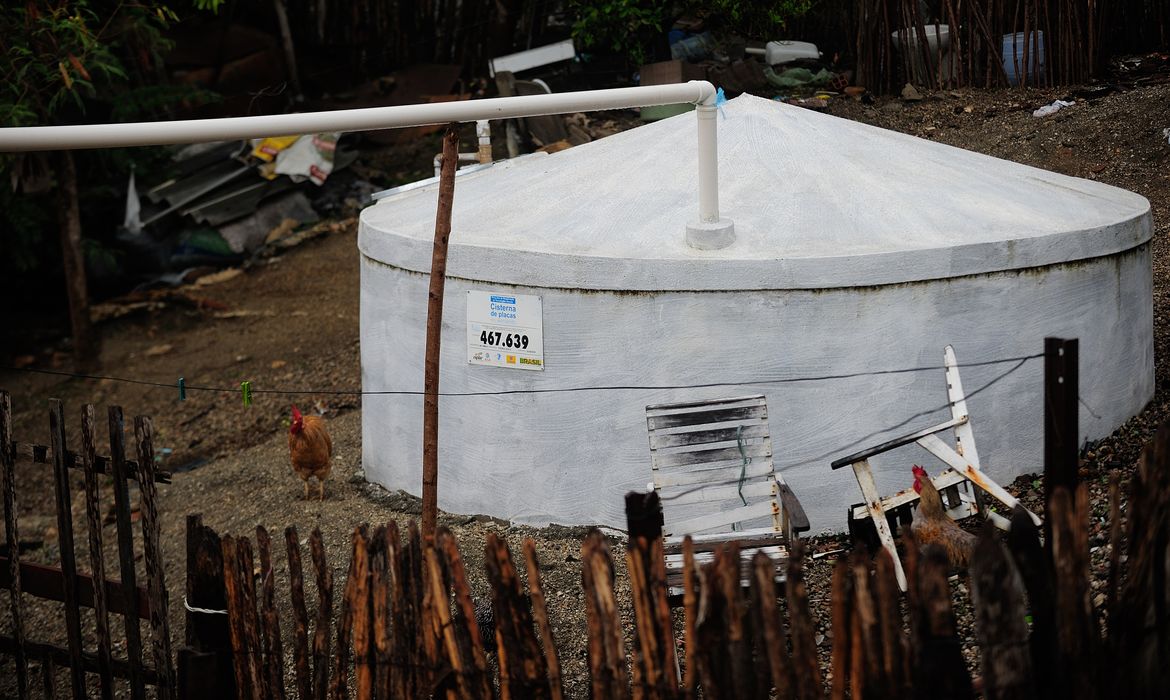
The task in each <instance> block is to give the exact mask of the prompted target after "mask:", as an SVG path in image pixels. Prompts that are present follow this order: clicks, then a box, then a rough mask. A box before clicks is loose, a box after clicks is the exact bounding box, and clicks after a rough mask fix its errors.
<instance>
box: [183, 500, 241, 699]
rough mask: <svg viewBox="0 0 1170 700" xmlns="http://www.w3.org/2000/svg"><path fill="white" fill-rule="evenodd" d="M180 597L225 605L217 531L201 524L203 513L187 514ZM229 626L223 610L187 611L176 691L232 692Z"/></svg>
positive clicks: (194, 603) (200, 604)
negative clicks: (183, 587) (184, 579)
mask: <svg viewBox="0 0 1170 700" xmlns="http://www.w3.org/2000/svg"><path fill="white" fill-rule="evenodd" d="M186 600H187V605H188V606H190V607H192V608H200V609H203V610H226V609H227V593H226V591H225V588H224V567H223V549H222V545H221V543H220V539H219V535H217V534H216V533H215V531H214V530H212V529H211V528H209V527H206V526H204V525H203V516H202V515H197V514H195V515H188V516H187V598H186ZM230 626H231V620H230V618H229V617H228V616H227V615H219V614H216V613H204V612H197V611H190V610H188V611H187V617H186V625H185V628H186V637H185V640H184V641H185V642H186V646H185V647H184V648H183V649H181V650H180V651H179V658H178V663H179V669H178V686H179V692H180V693H181V695H182V697H184V698H190V699H191V700H195V699H196V698H212V697H222V698H229V697H235V696H236V683H235V673H234V671H233V666H232V639H231V629H230Z"/></svg>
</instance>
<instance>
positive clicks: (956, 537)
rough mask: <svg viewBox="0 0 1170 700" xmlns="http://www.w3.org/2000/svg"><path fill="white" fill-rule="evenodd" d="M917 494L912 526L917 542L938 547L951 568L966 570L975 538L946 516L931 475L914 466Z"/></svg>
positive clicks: (973, 548)
mask: <svg viewBox="0 0 1170 700" xmlns="http://www.w3.org/2000/svg"><path fill="white" fill-rule="evenodd" d="M914 491H915V492H917V493H918V497H919V501H918V510H916V511H914V523H913V524H912V525H911V526H910V527H911V529H912V530H913V531H914V537H915V539H917V541H918V543H919V544H920V545H925V544H937V545H938V546H940V547H942V549H943V551H945V552H946V553H947V560H948V561H950V563H951V566H953V567H956V568H959V569H964V568H966V567H967V564H968V563H969V562H970V561H971V552H973V551H974V550H975V536H974V535H972V534H971V533H969V532H966V531H964V530H963V529H962V528H961V527H959V526H958V525H956V524H955V521H953V520H951V519H950V517H949V516H947V513H946V509H945V508H943V502H942V497H941V496H940V495H939V493H938V489H936V488H935V487H934V482H932V481H931V480H930V475H928V474H927V473H926V470H925V469H923V468H922V467H920V466H918V465H917V464H915V465H914Z"/></svg>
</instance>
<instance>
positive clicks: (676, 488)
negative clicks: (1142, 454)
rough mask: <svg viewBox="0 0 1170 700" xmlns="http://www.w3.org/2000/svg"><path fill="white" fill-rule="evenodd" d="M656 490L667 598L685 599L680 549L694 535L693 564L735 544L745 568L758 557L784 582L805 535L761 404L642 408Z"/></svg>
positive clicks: (741, 401) (757, 400)
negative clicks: (795, 546)
mask: <svg viewBox="0 0 1170 700" xmlns="http://www.w3.org/2000/svg"><path fill="white" fill-rule="evenodd" d="M646 427H647V430H648V431H649V435H650V458H651V465H652V468H653V472H654V483H653V486H654V490H655V491H657V492H658V496H659V498H660V499H661V501H662V515H663V548H664V550H665V555H666V571H667V585H668V587H669V593H670V595H671V596H677V595H679V594H681V593H682V590H683V588H682V573H683V555H682V542H683V539H684V538H685V536H686V535H691V539H692V541H693V543H694V548H695V563H696V564H702V563H705V562H709V561H711V560H712V559H714V552H715V550H716V549H717V548H718V547H719V546H720V545H721V544H723V543H725V542H730V541H740V542H741V543H742V545H741V546H742V549H741V555H742V560H743V562H744V575H743V582H744V585H745V586H746V585H747V580H748V579H747V575H746V571H747V565H748V563H750V561H751V558H752V557H753V556H754V555H755V553H756V552H757V551H760V550H762V551H764V552H765V553H766V554H768V556H770V557H771V558H772V560H773V561H775V562H776V564H777V580H778V581H782V580H783V579H784V568H785V565H786V563H787V560H788V548H789V543H791V542H792V541H793V540H794V538H795V537H797V536H798V533H800V532H804V531H806V530H808V527H809V526H808V518H807V517H805V514H804V509H803V508H801V505H800V501H799V500H797V498H796V495H795V494H794V493H793V492H792V490H791V489H790V488H788V485H787V484H785V483H784V479H783V477H781V476H780V475H779V474H777V473H775V468H774V466H773V463H772V438H771V436H770V435H769V432H768V406H767V404H766V402H765V400H764V397H763V396H741V397H737V398H728V399H716V400H712V401H691V402H685V403H673V404H658V405H654V406H647V407H646Z"/></svg>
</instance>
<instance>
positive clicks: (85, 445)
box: [78, 404, 114, 700]
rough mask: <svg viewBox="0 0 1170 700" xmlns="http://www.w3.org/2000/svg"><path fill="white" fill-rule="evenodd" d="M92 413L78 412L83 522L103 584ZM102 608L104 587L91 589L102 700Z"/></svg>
mask: <svg viewBox="0 0 1170 700" xmlns="http://www.w3.org/2000/svg"><path fill="white" fill-rule="evenodd" d="M94 430H95V428H94V410H93V405H92V404H89V405H86V406H84V407H83V408H82V409H81V452H80V454H79V455H78V456H79V457H80V459H81V460H82V469H83V470H84V472H85V522H86V529H87V530H88V531H89V568H90V573H91V574H92V575H93V580H94V582H95V583H98V582H104V581H105V580H106V565H105V557H104V556H103V554H102V553H103V551H104V550H103V549H102V514H101V510H100V509H99V508H98V475H97V471H96V470H95V469H94V462H95V461H96V459H95V458H96V456H97V438H96V434H95V432H94ZM108 610H109V608H108V606H107V604H106V587H105V585H95V586H94V587H93V612H94V628H95V631H96V632H97V638H98V643H97V648H98V677H99V679H100V682H101V694H102V700H112V698H113V697H114V677H113V675H112V674H111V672H110V617H109V613H108Z"/></svg>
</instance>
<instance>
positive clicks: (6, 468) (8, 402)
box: [0, 391, 28, 700]
mask: <svg viewBox="0 0 1170 700" xmlns="http://www.w3.org/2000/svg"><path fill="white" fill-rule="evenodd" d="M15 465H16V455H14V454H13V453H12V397H11V396H9V395H8V392H7V391H0V491H3V492H4V543H5V544H6V545H7V547H8V577H9V579H11V581H12V584H11V585H10V588H9V591H8V605H9V612H10V614H11V615H12V639H13V640H14V641H15V642H16V649H15V650H13V654H12V657H13V660H14V661H15V662H16V693H17V695H18V696H19V697H20V698H21V700H24V698H27V697H28V665H27V664H28V657H27V656H26V655H25V653H24V644H25V640H24V616H23V615H22V614H21V613H22V610H21V600H20V538H19V537H18V530H17V523H16V471H15Z"/></svg>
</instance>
